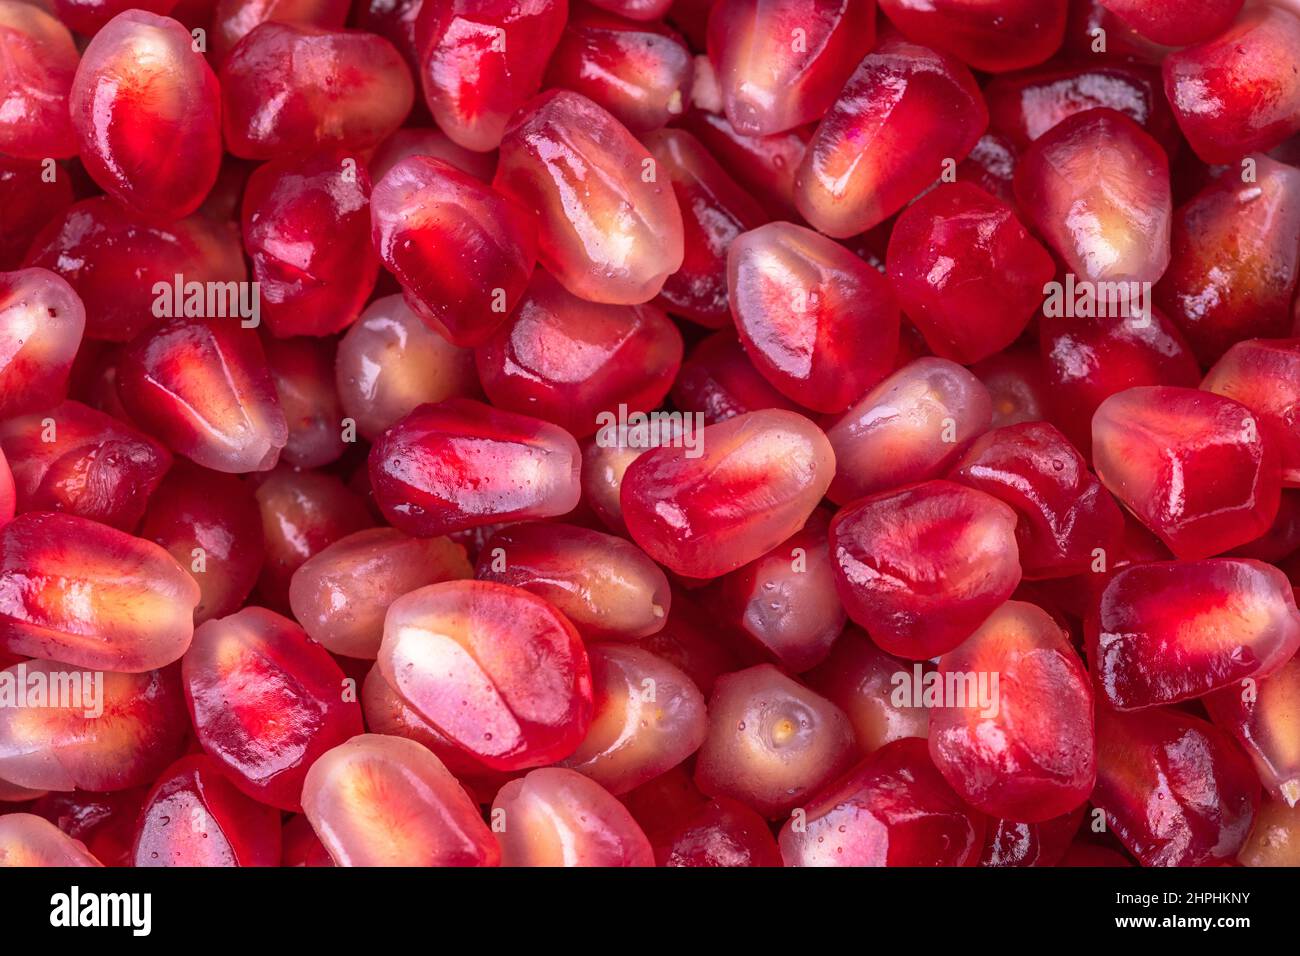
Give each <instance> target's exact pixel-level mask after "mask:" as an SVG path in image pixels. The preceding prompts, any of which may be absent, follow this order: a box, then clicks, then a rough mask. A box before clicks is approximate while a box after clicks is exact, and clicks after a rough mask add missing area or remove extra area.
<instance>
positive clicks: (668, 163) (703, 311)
mask: <svg viewBox="0 0 1300 956" xmlns="http://www.w3.org/2000/svg"><path fill="white" fill-rule="evenodd" d="M642 142H643V143H644V144H645V147H646V149H648V150H649V151H650V155H651V156H652V157H654V161H655V162H656V163H657V164H658V172H659V173H660V174H661V175H664V176H666V177H667V178H668V180H669V182H671V183H672V187H673V194H674V195H675V196H676V197H677V205H678V207H679V208H680V210H681V213H682V227H683V230H684V233H683V235H684V246H683V248H684V250H685V251H684V258H683V259H682V265H681V268H680V269H678V270H677V271H676V272H674V273H673V274H672V275H670V276H669V277H668V278H667V279H666V280H664V285H663V288H662V289H661V290H660V292H659V298H658V299H656V300H655V302H656V303H657V304H659V305H660V306H662V307H663V308H665V309H667V310H668V311H669V312H671V313H673V314H674V315H681V316H684V317H685V318H688V319H690V320H691V321H692V322H698V323H699V324H700V325H703V326H707V327H708V328H711V329H718V328H723V327H724V326H728V325H730V324H731V313H730V312H729V310H728V304H727V250H728V248H730V246H731V244H732V241H733V240H734V239H735V238H736V237H737V236H739V235H740V234H741V233H742V232H746V231H748V230H750V229H755V228H757V227H758V226H761V225H762V224H763V223H764V222H766V221H767V214H766V213H765V212H764V211H763V209H762V207H761V206H759V205H758V203H757V202H755V201H754V199H753V198H752V197H751V196H750V195H749V194H748V193H747V192H745V191H744V190H743V189H741V188H740V186H738V185H736V182H735V181H734V180H733V179H732V178H731V177H730V175H728V173H727V171H726V170H724V169H723V168H722V166H721V165H720V164H719V163H718V161H717V160H716V159H714V158H713V156H711V155H710V154H709V152H708V150H706V149H705V148H704V146H703V145H702V144H701V143H700V141H699V140H697V139H696V138H695V137H694V136H692V135H691V134H690V133H688V132H686V131H685V130H681V129H665V130H657V131H655V132H653V133H649V134H647V135H646V136H644V137H643V138H642Z"/></svg>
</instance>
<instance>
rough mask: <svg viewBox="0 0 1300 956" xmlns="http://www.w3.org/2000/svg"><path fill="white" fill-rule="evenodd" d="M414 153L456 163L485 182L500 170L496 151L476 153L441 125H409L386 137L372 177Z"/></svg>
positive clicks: (376, 178)
mask: <svg viewBox="0 0 1300 956" xmlns="http://www.w3.org/2000/svg"><path fill="white" fill-rule="evenodd" d="M411 156H429V157H431V158H433V159H440V160H442V161H443V162H444V163H448V164H449V165H452V166H455V167H456V168H457V169H459V170H460V171H461V172H462V173H468V174H469V175H471V176H473V177H474V178H475V179H478V180H482V181H483V182H485V183H490V182H492V177H493V176H495V175H496V171H497V157H496V154H495V153H476V152H474V151H472V150H468V149H466V148H465V147H464V146H460V145H458V144H456V143H454V142H452V141H451V138H450V137H448V136H447V134H446V133H444V132H443V131H442V130H440V129H434V128H433V127H424V126H406V127H403V128H402V129H399V130H397V132H395V133H393V135H392V136H390V137H388V139H386V140H384V141H383V143H381V144H380V146H379V148H378V149H376V150H375V154H374V156H373V157H371V159H370V181H371V182H372V183H377V182H379V180H381V179H383V178H384V176H385V175H387V173H388V171H389V170H390V169H392V168H393V167H394V166H396V165H397V164H398V163H400V162H401V161H402V160H404V159H407V158H409V157H411Z"/></svg>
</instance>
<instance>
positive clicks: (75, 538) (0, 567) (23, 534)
mask: <svg viewBox="0 0 1300 956" xmlns="http://www.w3.org/2000/svg"><path fill="white" fill-rule="evenodd" d="M0 594H3V595H4V596H5V597H4V601H3V603H0V649H3V650H5V651H8V652H10V653H12V654H24V655H29V656H31V657H42V658H50V659H53V660H59V661H63V662H65V663H67V664H70V665H74V666H76V667H86V668H91V669H95V670H100V669H102V670H108V671H121V672H124V673H132V674H135V673H141V672H143V671H148V670H153V669H154V668H157V667H163V666H165V665H167V664H170V663H171V662H172V661H174V660H177V659H178V658H179V657H180V656H181V655H182V654H184V653H185V649H186V648H187V647H189V645H190V638H191V637H192V636H193V633H194V625H193V617H194V606H195V605H196V604H197V603H198V600H199V586H198V585H197V584H195V583H194V580H193V579H192V578H191V577H190V576H189V575H188V574H186V573H185V571H183V570H182V569H181V567H180V566H179V565H178V564H177V563H176V562H175V561H174V560H172V557H171V556H170V555H169V554H168V553H167V552H166V551H164V550H163V549H162V548H160V547H158V546H157V545H156V544H153V543H152V542H150V541H144V540H142V539H140V538H133V537H131V535H129V534H124V533H123V532H121V531H117V530H116V529H114V528H110V527H108V526H107V525H103V524H99V523H98V522H95V521H89V520H87V519H85V518H77V517H74V516H72V515H61V514H50V513H45V512H31V513H29V514H25V515H19V516H18V517H17V518H14V520H13V521H10V522H9V523H8V524H6V525H5V526H4V527H3V528H0Z"/></svg>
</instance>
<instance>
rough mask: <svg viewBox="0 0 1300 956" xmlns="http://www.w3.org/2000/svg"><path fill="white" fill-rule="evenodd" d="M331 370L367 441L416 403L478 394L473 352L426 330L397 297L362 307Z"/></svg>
mask: <svg viewBox="0 0 1300 956" xmlns="http://www.w3.org/2000/svg"><path fill="white" fill-rule="evenodd" d="M334 370H335V384H336V386H337V388H338V395H339V401H340V402H341V403H342V406H343V411H344V413H345V414H346V415H347V417H348V418H350V419H351V420H352V421H353V422H355V423H356V427H357V431H359V432H360V433H361V435H362V436H364V437H365V438H368V439H370V440H371V441H374V440H376V439H377V438H379V436H380V435H382V434H383V433H384V432H385V431H387V430H388V429H389V428H391V427H392V426H393V425H394V424H396V423H397V422H398V421H400V420H401V419H403V418H405V417H406V416H407V415H409V414H410V413H411V412H412V411H414V410H415V409H416V408H417V407H419V406H420V405H425V404H429V403H437V402H441V401H443V400H444V399H448V398H454V397H461V398H470V397H473V396H476V395H479V394H480V391H479V385H478V374H477V373H476V371H475V369H474V353H473V352H472V351H471V350H469V349H462V348H460V347H458V346H455V345H452V344H451V343H450V342H448V341H447V340H446V339H445V338H443V336H442V335H440V334H439V333H437V332H435V331H433V330H432V329H430V328H429V327H428V326H427V325H425V324H424V322H423V321H422V320H421V319H420V317H419V316H417V315H416V314H415V313H414V312H412V311H411V308H410V306H408V305H407V304H406V302H405V300H404V299H403V297H402V296H400V295H390V296H385V297H384V298H382V299H376V300H375V301H373V302H371V303H370V305H369V306H367V307H366V310H365V311H364V312H362V313H361V318H359V319H357V321H356V323H355V324H354V325H353V326H352V327H351V328H350V329H348V331H347V334H346V335H344V336H343V338H342V339H341V340H340V341H339V346H338V355H337V357H336V359H335V366H334ZM344 424H346V422H344Z"/></svg>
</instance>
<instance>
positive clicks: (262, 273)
mask: <svg viewBox="0 0 1300 956" xmlns="http://www.w3.org/2000/svg"><path fill="white" fill-rule="evenodd" d="M369 203H370V177H369V175H368V174H367V172H366V170H365V166H364V164H363V163H362V161H361V159H359V158H358V157H357V156H355V155H353V154H351V153H348V152H346V151H344V150H342V149H323V150H321V151H319V152H317V153H314V154H312V155H311V156H309V157H307V158H305V159H284V160H275V161H272V162H269V163H266V164H265V165H263V166H259V167H258V168H257V169H256V170H255V171H254V172H253V175H252V176H250V177H249V179H248V185H247V187H246V188H245V190H244V201H243V214H242V223H243V234H244V249H245V250H246V251H247V253H248V258H249V259H250V261H251V262H252V264H253V279H254V280H255V281H256V282H258V283H259V284H260V289H259V291H260V293H261V298H260V302H261V316H262V317H263V318H265V319H266V325H267V328H268V329H269V330H270V332H271V334H272V335H274V336H277V337H279V338H287V337H289V336H292V335H332V334H333V333H335V332H338V331H340V330H341V329H345V328H347V327H348V326H349V325H351V324H352V323H353V322H355V321H356V318H357V316H358V315H360V314H361V309H362V306H364V305H365V302H366V299H367V298H369V297H370V291H371V290H372V289H373V288H374V285H375V278H376V277H377V276H378V275H379V258H378V257H377V256H376V255H375V251H374V248H373V247H372V246H371V243H370V215H371V209H370V205H369Z"/></svg>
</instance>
